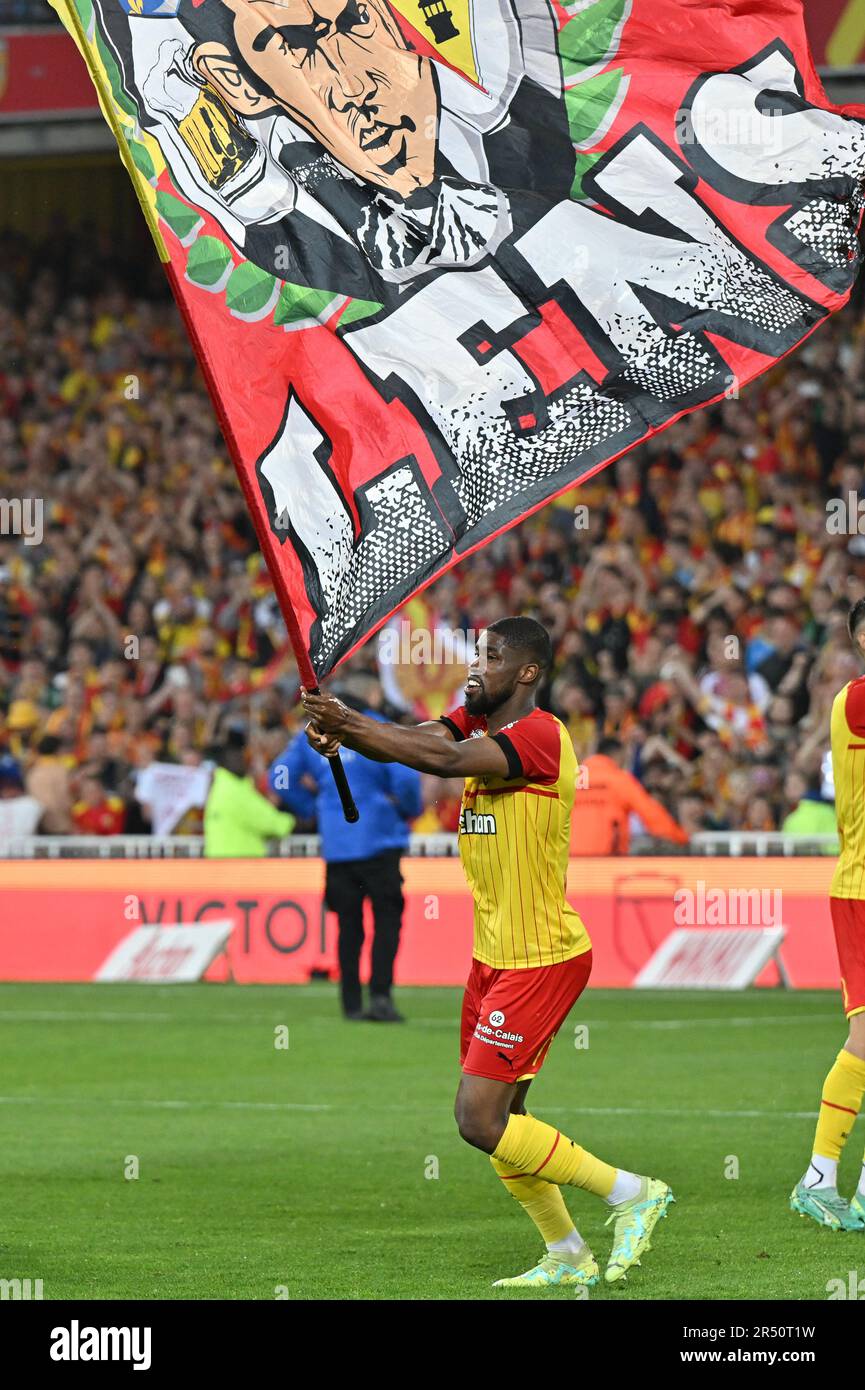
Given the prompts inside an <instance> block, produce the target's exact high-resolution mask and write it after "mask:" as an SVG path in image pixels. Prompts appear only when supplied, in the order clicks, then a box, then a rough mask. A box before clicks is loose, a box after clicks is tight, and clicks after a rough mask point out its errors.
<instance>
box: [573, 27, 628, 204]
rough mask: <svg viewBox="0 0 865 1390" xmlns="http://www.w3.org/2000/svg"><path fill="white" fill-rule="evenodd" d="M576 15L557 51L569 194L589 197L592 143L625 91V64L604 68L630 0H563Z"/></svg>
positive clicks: (606, 125)
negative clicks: (570, 167)
mask: <svg viewBox="0 0 865 1390" xmlns="http://www.w3.org/2000/svg"><path fill="white" fill-rule="evenodd" d="M564 9H565V10H566V11H567V12H568V13H571V14H572V18H571V19H569V20H568V21H567V22H566V23H565V24H564V25H563V26H562V28H561V29H560V30H559V55H560V57H561V60H562V71H563V73H564V79H565V107H566V109H567V113H568V125H569V127H570V132H571V139H572V140H573V142H574V146H575V150H576V166H575V169H574V182H573V186H572V188H571V197H572V198H575V199H581V198H584V197H586V194H585V193H584V192H583V177H584V176H585V174H587V173H588V171H589V170H590V169H591V168H592V167H593V165H594V164H596V163H597V161H598V159H599V158H600V153H596V154H593V153H592V149H593V146H595V145H597V143H598V141H599V140H601V139H602V137H603V136H604V135H605V134H606V131H607V130H608V128H609V126H610V124H611V122H612V120H613V118H614V116H615V113H616V110H617V108H618V106H619V104H620V103H621V101H622V99H623V97H624V95H625V90H626V85H627V78H626V77H625V76H624V73H623V70H622V68H613V69H612V70H610V71H605V70H604V69H605V68H606V65H607V63H609V62H610V60H611V59H612V58H613V56H614V54H615V51H616V48H617V45H618V35H619V33H620V32H621V26H622V23H623V21H624V20H625V19H626V18H627V15H628V12H629V10H630V0H594V3H590V4H586V3H585V0H564Z"/></svg>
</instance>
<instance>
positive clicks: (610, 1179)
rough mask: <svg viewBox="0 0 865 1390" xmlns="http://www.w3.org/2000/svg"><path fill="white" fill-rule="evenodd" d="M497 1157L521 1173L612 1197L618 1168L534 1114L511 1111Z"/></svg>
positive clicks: (500, 1161)
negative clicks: (516, 1113) (612, 1166)
mask: <svg viewBox="0 0 865 1390" xmlns="http://www.w3.org/2000/svg"><path fill="white" fill-rule="evenodd" d="M493 1158H495V1159H497V1160H498V1161H499V1163H505V1164H507V1165H508V1167H509V1168H512V1169H514V1170H515V1171H516V1172H519V1173H527V1174H529V1175H530V1176H531V1177H541V1178H543V1179H544V1181H545V1182H547V1183H557V1184H558V1185H559V1186H561V1187H582V1188H584V1189H585V1191H587V1192H593V1193H594V1194H595V1196H596V1197H604V1198H606V1197H609V1195H610V1193H611V1192H612V1190H613V1186H614V1184H615V1181H616V1169H615V1168H611V1167H610V1165H609V1163H604V1162H602V1160H601V1159H600V1158H595V1156H594V1154H590V1153H589V1152H588V1151H587V1150H586V1149H582V1148H580V1146H579V1144H577V1143H575V1141H574V1140H573V1139H569V1138H568V1136H567V1135H566V1134H562V1133H561V1131H560V1130H558V1129H553V1127H552V1125H548V1124H545V1123H544V1121H543V1120H536V1119H535V1117H534V1115H511V1116H510V1118H509V1120H508V1123H507V1125H506V1127H505V1132H504V1134H503V1135H502V1137H501V1139H500V1140H499V1143H498V1147H497V1148H496V1150H495V1152H494V1154H493Z"/></svg>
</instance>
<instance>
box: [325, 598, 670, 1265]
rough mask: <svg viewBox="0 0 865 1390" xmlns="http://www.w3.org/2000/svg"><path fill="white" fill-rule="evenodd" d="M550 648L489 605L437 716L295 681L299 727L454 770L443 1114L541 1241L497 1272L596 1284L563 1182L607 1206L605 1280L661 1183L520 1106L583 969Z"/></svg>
mask: <svg viewBox="0 0 865 1390" xmlns="http://www.w3.org/2000/svg"><path fill="white" fill-rule="evenodd" d="M551 661H552V647H551V644H550V639H549V635H548V633H547V632H546V629H545V628H543V627H542V626H541V625H540V623H536V622H535V621H534V620H533V619H531V618H502V619H501V620H500V621H499V622H495V623H492V624H491V625H490V627H489V628H487V629H486V631H485V632H483V633H482V634H481V637H480V640H479V642H478V645H477V648H476V651H475V658H474V660H473V662H472V663H471V665H470V667H469V675H468V680H467V682H466V686H465V705H464V706H463V707H461V708H459V709H456V710H454V711H452V712H451V713H450V714H449V715H447V716H446V717H443V718H442V719H441V720H437V721H433V722H431V723H427V724H421V725H418V726H417V727H416V728H404V727H402V726H400V725H396V724H382V723H379V722H378V721H376V720H374V719H368V718H365V717H364V716H363V715H362V714H358V713H356V712H355V711H354V710H350V709H348V708H347V707H346V706H345V705H343V704H341V703H340V702H339V701H338V700H336V699H334V698H333V697H332V696H328V695H309V694H305V695H304V705H305V707H306V711H307V713H308V714H309V716H310V719H311V720H312V723H311V725H310V728H309V730H308V737H309V739H310V742H311V743H312V744H313V746H314V747H317V748H318V750H319V751H320V752H322V753H324V754H325V755H331V756H332V755H333V753H335V752H336V751H337V748H338V747H339V745H340V744H345V745H346V747H348V748H355V749H357V751H358V752H360V753H363V754H365V755H366V756H367V757H368V758H380V759H384V760H385V761H387V760H394V761H396V762H401V763H405V764H406V765H407V766H409V767H414V768H417V769H418V771H420V772H428V773H434V774H437V775H438V776H441V777H457V776H462V777H465V779H466V784H465V791H464V793H463V801H462V811H461V815H460V827H459V843H460V855H461V858H462V861H463V866H464V868H465V871H466V876H467V878H468V881H469V886H470V888H471V891H472V895H473V897H474V904H475V907H474V950H473V957H474V958H473V961H472V967H471V972H470V974H469V979H468V983H467V985H466V990H465V995H464V998H463V1009H462V1046H461V1055H460V1065H461V1067H462V1079H461V1081H460V1085H459V1090H458V1091H457V1097H456V1107H455V1114H456V1121H457V1125H458V1127H459V1131H460V1134H461V1135H462V1137H463V1139H465V1140H466V1142H467V1143H469V1144H472V1145H473V1146H474V1147H475V1148H477V1149H480V1150H481V1151H482V1152H484V1153H487V1154H489V1156H490V1160H491V1162H492V1166H493V1168H494V1170H495V1172H496V1173H497V1174H498V1176H499V1177H500V1178H501V1180H502V1182H503V1183H504V1185H505V1188H506V1189H507V1191H509V1192H510V1193H511V1194H512V1195H513V1196H514V1197H515V1198H516V1199H517V1201H518V1202H520V1204H521V1205H522V1206H523V1207H524V1208H525V1210H526V1212H527V1214H528V1215H529V1216H530V1217H531V1219H532V1221H533V1222H534V1223H535V1226H536V1227H537V1229H538V1231H539V1232H540V1234H541V1236H542V1238H543V1240H544V1242H545V1244H546V1252H545V1254H544V1255H543V1257H542V1259H541V1260H540V1262H539V1263H538V1264H537V1265H536V1266H535V1267H534V1268H532V1269H530V1270H528V1271H527V1272H526V1273H525V1274H520V1275H518V1276H516V1277H515V1278H512V1279H500V1280H498V1281H497V1285H498V1286H500V1287H501V1286H529V1287H532V1286H534V1287H538V1288H543V1287H547V1286H549V1285H561V1284H585V1285H591V1284H595V1283H597V1281H598V1278H599V1270H598V1264H597V1261H596V1260H595V1257H594V1255H593V1254H592V1252H591V1250H590V1249H589V1248H588V1246H587V1245H586V1243H585V1241H584V1240H583V1238H582V1237H581V1236H580V1234H579V1232H578V1231H577V1230H576V1229H575V1227H574V1223H573V1221H572V1220H571V1217H570V1215H569V1214H568V1210H567V1208H566V1206H565V1203H564V1200H563V1197H562V1193H561V1188H562V1187H581V1188H583V1189H585V1190H586V1191H588V1192H591V1193H593V1194H594V1195H595V1196H596V1197H600V1198H601V1199H602V1200H603V1201H605V1202H606V1203H607V1204H608V1206H609V1211H610V1215H609V1217H608V1224H609V1222H613V1223H614V1235H613V1247H612V1251H611V1254H610V1258H609V1262H608V1264H607V1268H606V1276H605V1277H606V1279H607V1281H608V1282H609V1283H614V1282H615V1281H616V1280H619V1279H621V1278H623V1277H624V1276H625V1275H626V1273H627V1271H628V1270H629V1269H630V1268H631V1266H632V1265H634V1264H638V1263H639V1261H640V1256H641V1255H642V1254H643V1253H644V1251H646V1250H647V1249H648V1248H649V1240H650V1237H651V1235H652V1232H653V1230H654V1228H655V1225H656V1224H657V1222H658V1219H659V1218H660V1217H661V1216H664V1215H666V1209H667V1206H668V1204H669V1203H670V1202H671V1201H672V1200H673V1194H672V1192H671V1191H670V1188H669V1187H668V1186H667V1184H666V1183H664V1182H660V1181H659V1180H657V1179H655V1178H648V1177H643V1176H639V1175H637V1174H634V1173H631V1172H628V1171H627V1170H625V1169H621V1168H615V1167H612V1166H611V1165H610V1164H609V1163H605V1162H603V1161H602V1160H601V1159H599V1158H596V1157H595V1156H594V1155H593V1154H591V1153H588V1152H587V1151H586V1150H585V1149H583V1148H581V1147H580V1145H579V1144H578V1143H576V1142H575V1140H573V1139H570V1138H568V1136H567V1135H564V1134H562V1133H560V1132H559V1130H556V1129H553V1128H552V1126H551V1125H548V1124H545V1123H544V1122H543V1121H542V1120H538V1119H536V1118H535V1117H534V1116H533V1115H530V1114H529V1113H528V1112H527V1111H526V1108H525V1099H526V1092H527V1091H528V1089H529V1086H530V1085H531V1082H532V1080H533V1079H534V1077H535V1076H537V1074H538V1072H539V1070H540V1068H541V1066H542V1065H543V1062H544V1059H545V1057H546V1055H547V1052H548V1051H549V1047H550V1044H551V1043H552V1041H553V1038H554V1037H555V1035H556V1033H557V1031H558V1029H559V1028H560V1026H561V1025H562V1023H563V1022H564V1020H565V1018H566V1017H567V1015H568V1013H569V1012H570V1010H571V1008H572V1007H573V1005H574V1004H575V1003H576V1001H577V1000H578V999H579V997H580V995H581V994H582V992H583V990H584V989H585V987H586V983H587V982H588V978H589V973H590V971H591V961H592V953H591V942H590V940H589V937H588V934H587V932H586V929H585V927H584V926H583V923H582V921H581V919H580V917H579V915H578V914H577V913H576V912H575V911H574V909H573V908H572V907H571V905H570V903H569V902H568V900H567V898H566V896H565V879H566V873H567V864H568V839H569V822H570V814H571V807H572V805H573V801H574V790H575V785H576V772H577V761H576V757H575V755H574V751H573V747H572V745H571V741H570V738H569V736H568V733H567V730H566V729H565V727H564V725H563V724H561V723H560V721H559V720H558V719H556V718H554V716H553V715H551V714H548V713H546V712H545V711H543V710H541V709H538V707H537V693H538V689H539V687H540V685H541V684H542V682H543V679H544V676H545V675H546V673H547V671H548V670H549V668H550V665H551Z"/></svg>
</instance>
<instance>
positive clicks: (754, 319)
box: [52, 0, 865, 676]
mask: <svg viewBox="0 0 865 1390" xmlns="http://www.w3.org/2000/svg"><path fill="white" fill-rule="evenodd" d="M52 3H53V4H54V5H55V8H57V10H58V12H59V13H60V15H61V17H62V19H63V20H64V22H65V23H66V24H67V26H68V27H69V28H70V29H71V30H72V32H73V33H74V35H75V36H76V37H77V40H78V42H79V46H80V48H81V50H82V52H83V54H84V56H85V58H86V60H87V63H88V65H89V67H90V72H91V75H92V77H93V79H94V81H95V82H96V84H97V87H98V89H99V93H100V97H101V100H102V103H103V107H104V111H105V115H106V117H107V119H108V120H109V121H110V122H111V124H112V127H113V129H114V132H115V134H116V136H117V139H118V142H119V145H120V150H121V154H122V155H123V157H124V159H125V161H126V163H127V166H128V168H129V170H130V173H131V174H132V176H133V178H134V180H135V183H136V187H137V190H138V193H139V197H140V199H141V202H142V206H143V208H144V211H145V213H146V215H147V217H148V219H149V222H150V226H151V229H152V231H153V234H154V237H155V239H156V242H157V246H158V248H159V252H160V255H161V256H162V258H163V260H164V261H165V264H166V268H167V270H168V274H169V278H170V280H171V283H172V286H173V289H174V292H175V294H176V296H177V300H178V303H179V304H180V307H181V309H182V311H183V314H184V315H185V318H186V322H187V326H188V328H189V332H190V334H191V336H192V339H193V342H194V344H195V348H196V351H197V353H198V356H199V358H200V361H201V364H202V367H203V369H204V372H205V376H206V378H207V381H208V384H209V388H210V391H211V394H212V397H213V401H214V404H215V406H216V410H217V412H218V415H219V419H220V422H221V424H222V427H223V430H224V432H225V435H226V438H227V440H228V441H229V444H230V447H231V450H232V454H233V457H234V461H235V464H236V467H237V469H238V473H239V476H240V480H241V483H242V486H243V488H244V491H245V495H246V498H247V501H248V503H249V506H250V509H251V511H252V514H253V517H254V519H255V523H256V527H257V531H258V535H259V539H260V542H261V545H262V549H263V551H264V553H265V555H266V558H267V560H268V563H269V566H270V569H271V572H272V575H273V579H274V584H275V587H276V591H277V594H278V596H279V599H280V603H281V606H282V609H283V613H284V615H285V617H286V621H287V623H288V626H289V632H290V634H291V636H292V641H293V643H294V645H295V649H296V651H297V652H298V653H299V654H300V659H301V663H302V666H301V669H302V670H308V669H309V667H308V661H307V656H309V657H311V660H312V664H313V666H314V669H315V671H316V672H317V674H318V675H319V676H321V675H324V674H325V673H326V672H328V671H329V670H330V669H331V668H332V667H333V666H334V665H335V664H336V663H337V662H338V661H339V660H340V659H341V658H343V657H344V656H345V655H347V654H348V653H349V652H350V651H351V650H353V648H354V647H356V646H357V645H358V644H359V643H360V642H362V641H363V640H364V639H365V638H367V637H368V636H369V634H370V633H371V632H372V631H374V630H375V629H376V628H377V627H379V626H380V625H381V624H382V623H384V622H385V621H386V620H387V618H388V617H389V615H390V614H391V613H392V612H393V611H394V610H395V609H396V608H397V607H399V606H400V605H401V604H403V603H404V602H405V601H406V600H407V599H408V598H409V597H410V596H411V595H412V594H413V593H415V592H416V591H417V590H418V589H419V588H420V587H422V586H423V585H425V584H426V583H427V582H428V581H430V580H431V579H433V578H434V577H435V576H436V575H438V574H440V573H441V572H442V571H443V570H445V569H446V568H448V567H449V566H450V565H452V564H454V563H455V562H456V561H457V560H459V559H460V558H461V557H463V556H465V555H466V554H468V553H469V552H470V551H471V550H472V549H474V548H476V547H477V546H479V545H482V544H483V543H485V542H486V541H488V540H489V539H490V538H491V537H493V536H495V535H496V534H498V533H500V532H501V531H503V530H504V529H506V528H507V527H509V526H512V525H513V524H514V523H515V522H517V521H519V520H520V519H521V518H522V517H524V516H525V515H527V514H528V513H530V512H531V511H533V510H535V509H536V508H538V507H540V506H542V505H543V504H544V503H545V502H547V501H548V500H549V499H550V498H552V497H554V496H556V495H558V494H559V493H561V492H562V491H564V490H565V489H567V488H569V487H572V486H573V485H574V484H575V483H577V482H579V481H580V480H582V479H585V478H586V477H588V476H590V475H591V474H593V473H596V472H597V471H598V470H599V469H601V468H603V467H604V466H605V465H606V464H607V463H609V462H610V460H611V459H613V458H615V457H616V456H618V455H619V454H621V453H623V452H625V451H626V450H628V449H630V448H632V447H633V446H634V445H635V444H637V443H638V442H639V441H640V440H643V439H645V438H647V437H648V436H649V435H651V434H653V433H654V432H656V431H657V430H660V429H662V428H664V426H666V425H668V424H669V423H670V422H671V421H673V420H675V419H676V418H678V417H679V416H680V415H682V414H683V413H685V412H687V411H690V410H695V409H698V408H699V407H701V406H704V405H706V404H707V403H709V402H711V401H715V400H718V399H722V398H723V397H724V396H735V395H736V394H737V393H738V391H739V390H740V388H741V387H742V386H743V385H744V384H745V383H746V382H747V381H749V380H750V379H751V378H753V377H755V376H757V375H758V374H759V373H760V372H763V371H766V370H767V369H768V368H769V367H771V366H772V364H773V363H774V362H776V361H777V360H778V358H780V357H782V356H783V355H784V354H785V353H787V352H789V351H790V350H791V349H793V348H794V347H795V346H796V345H797V343H799V342H801V340H802V339H803V338H804V337H805V336H806V335H807V334H808V333H810V332H811V331H812V330H813V329H814V328H816V327H817V326H818V325H819V324H820V323H821V322H822V320H823V319H825V318H826V317H827V315H828V314H829V313H831V312H832V311H833V310H835V309H837V308H839V307H840V306H841V305H842V304H843V303H844V301H845V300H846V298H847V296H848V294H849V292H850V289H851V286H852V284H853V281H854V279H855V276H856V273H857V271H858V269H859V263H860V248H859V244H858V230H859V225H860V221H861V213H862V179H863V173H865V125H863V122H862V119H861V117H862V116H863V114H865V111H863V109H862V108H856V109H855V110H854V109H853V108H849V109H847V110H846V111H842V110H840V109H834V108H830V107H829V106H828V104H827V102H826V98H825V95H824V93H823V90H822V87H821V85H820V82H819V79H818V78H817V76H816V73H815V70H814V67H813V64H812V61H811V57H810V54H809V50H808V44H807V40H806V37H805V28H804V19H803V11H802V5H801V3H800V0H762V3H760V4H759V5H755V4H753V3H752V0H590V2H589V3H586V0H569V2H568V3H560V2H559V0H316V3H313V0H52Z"/></svg>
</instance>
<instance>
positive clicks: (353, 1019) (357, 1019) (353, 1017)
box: [342, 1009, 366, 1023]
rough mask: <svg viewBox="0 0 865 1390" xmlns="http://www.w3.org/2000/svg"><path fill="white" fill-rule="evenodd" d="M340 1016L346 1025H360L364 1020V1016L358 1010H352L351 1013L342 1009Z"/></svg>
mask: <svg viewBox="0 0 865 1390" xmlns="http://www.w3.org/2000/svg"><path fill="white" fill-rule="evenodd" d="M342 1016H343V1018H344V1019H345V1021H346V1023H362V1022H363V1021H364V1019H365V1018H366V1014H365V1013H363V1012H362V1010H360V1009H352V1010H351V1011H348V1010H347V1009H343V1011H342Z"/></svg>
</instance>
